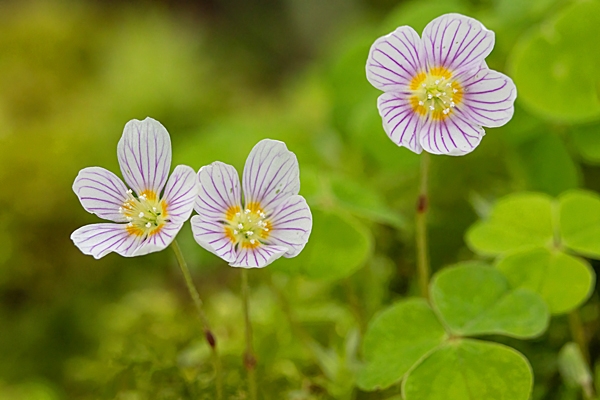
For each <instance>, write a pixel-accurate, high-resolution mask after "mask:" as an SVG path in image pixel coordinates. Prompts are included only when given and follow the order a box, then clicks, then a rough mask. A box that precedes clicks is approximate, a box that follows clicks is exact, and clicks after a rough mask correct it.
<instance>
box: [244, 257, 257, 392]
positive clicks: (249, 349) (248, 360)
mask: <svg viewBox="0 0 600 400" xmlns="http://www.w3.org/2000/svg"><path fill="white" fill-rule="evenodd" d="M249 292H250V287H249V286H248V270H247V269H245V268H242V302H243V304H244V322H245V325H246V351H245V352H244V367H245V368H246V372H247V373H248V392H249V398H250V400H256V399H257V397H256V375H255V368H256V357H255V356H254V349H253V346H252V324H251V323H250V306H249V301H248V298H249Z"/></svg>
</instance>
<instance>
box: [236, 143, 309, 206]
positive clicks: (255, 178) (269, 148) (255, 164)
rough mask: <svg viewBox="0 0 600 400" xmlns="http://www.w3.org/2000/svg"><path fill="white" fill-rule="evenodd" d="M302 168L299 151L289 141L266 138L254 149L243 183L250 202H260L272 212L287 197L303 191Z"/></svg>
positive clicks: (245, 195) (247, 199)
mask: <svg viewBox="0 0 600 400" xmlns="http://www.w3.org/2000/svg"><path fill="white" fill-rule="evenodd" d="M299 174H300V170H299V168H298V160H297V159H296V155H295V154H294V153H292V152H291V151H289V150H288V149H287V147H286V146H285V143H283V142H280V141H278V140H271V139H264V140H261V141H260V142H258V144H257V145H256V146H254V148H253V149H252V151H251V152H250V155H249V156H248V159H247V160H246V165H245V166H244V175H243V181H242V187H243V189H244V201H245V204H246V206H248V205H249V204H250V203H254V202H257V203H259V204H260V207H261V208H262V209H263V210H264V211H265V212H266V213H267V214H269V213H270V212H272V211H273V210H274V209H275V208H276V207H277V206H278V205H279V204H280V203H281V202H282V201H283V200H285V199H286V198H287V197H289V196H293V195H295V194H298V192H299V191H300V177H299Z"/></svg>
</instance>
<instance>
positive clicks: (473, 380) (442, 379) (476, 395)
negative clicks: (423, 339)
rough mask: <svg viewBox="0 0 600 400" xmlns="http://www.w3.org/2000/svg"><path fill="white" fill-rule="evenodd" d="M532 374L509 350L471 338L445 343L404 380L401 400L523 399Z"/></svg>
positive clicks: (530, 382) (530, 384) (525, 364)
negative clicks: (402, 398) (402, 399)
mask: <svg viewBox="0 0 600 400" xmlns="http://www.w3.org/2000/svg"><path fill="white" fill-rule="evenodd" d="M532 385H533V375H532V371H531V367H530V365H529V362H528V361H527V359H526V358H525V357H524V356H523V355H522V354H520V353H519V352H517V351H516V350H514V349H511V348H510V347H507V346H503V345H500V344H497V343H490V342H483V341H479V340H472V339H458V340H453V341H449V342H448V343H446V344H444V345H443V346H441V347H439V348H438V349H436V351H434V352H433V353H432V354H431V355H429V356H428V357H427V358H426V359H424V360H423V361H422V362H421V363H420V364H418V365H417V366H416V367H415V369H414V370H412V371H411V372H410V374H409V375H408V376H407V377H406V379H405V381H404V383H403V385H402V392H403V394H404V399H405V400H448V399H460V400H482V399H485V400H506V399H510V400H527V399H529V396H530V394H531V389H532Z"/></svg>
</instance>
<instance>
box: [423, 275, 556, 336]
mask: <svg viewBox="0 0 600 400" xmlns="http://www.w3.org/2000/svg"><path fill="white" fill-rule="evenodd" d="M431 301H432V305H433V307H434V309H435V310H436V311H437V312H438V314H439V316H440V318H441V319H442V320H443V321H444V323H445V325H446V326H447V328H448V329H449V330H450V331H451V332H452V333H453V334H454V335H458V336H466V335H469V336H470V335H484V334H502V335H506V336H512V337H516V338H530V337H535V336H538V335H540V334H541V333H542V332H544V331H545V330H546V328H547V326H548V319H549V315H548V309H547V307H546V305H545V303H544V301H543V300H542V298H541V297H540V296H538V295H537V294H535V293H534V292H533V291H531V290H529V289H524V288H516V289H514V288H511V286H510V284H509V282H508V280H507V279H506V278H505V277H504V275H503V274H502V273H501V272H500V271H498V270H496V269H494V268H491V267H489V266H485V265H481V264H476V263H469V264H464V265H459V266H456V267H453V268H448V269H445V270H442V271H441V272H439V273H437V274H436V276H435V277H434V279H433V281H432V283H431Z"/></svg>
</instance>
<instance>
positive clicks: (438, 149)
mask: <svg viewBox="0 0 600 400" xmlns="http://www.w3.org/2000/svg"><path fill="white" fill-rule="evenodd" d="M484 134H485V132H484V130H483V128H482V127H481V126H479V125H475V124H473V123H471V122H469V121H467V120H465V119H464V118H463V117H462V116H461V115H460V113H452V114H451V115H450V116H449V117H447V118H445V119H442V120H434V119H432V118H428V119H427V121H425V124H424V125H423V129H422V131H421V135H422V136H421V146H423V149H424V150H425V151H427V152H428V153H432V154H447V155H451V156H460V155H464V154H467V153H470V152H471V151H473V150H474V149H475V147H477V146H478V145H479V142H481V138H482V137H483V135H484Z"/></svg>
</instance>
